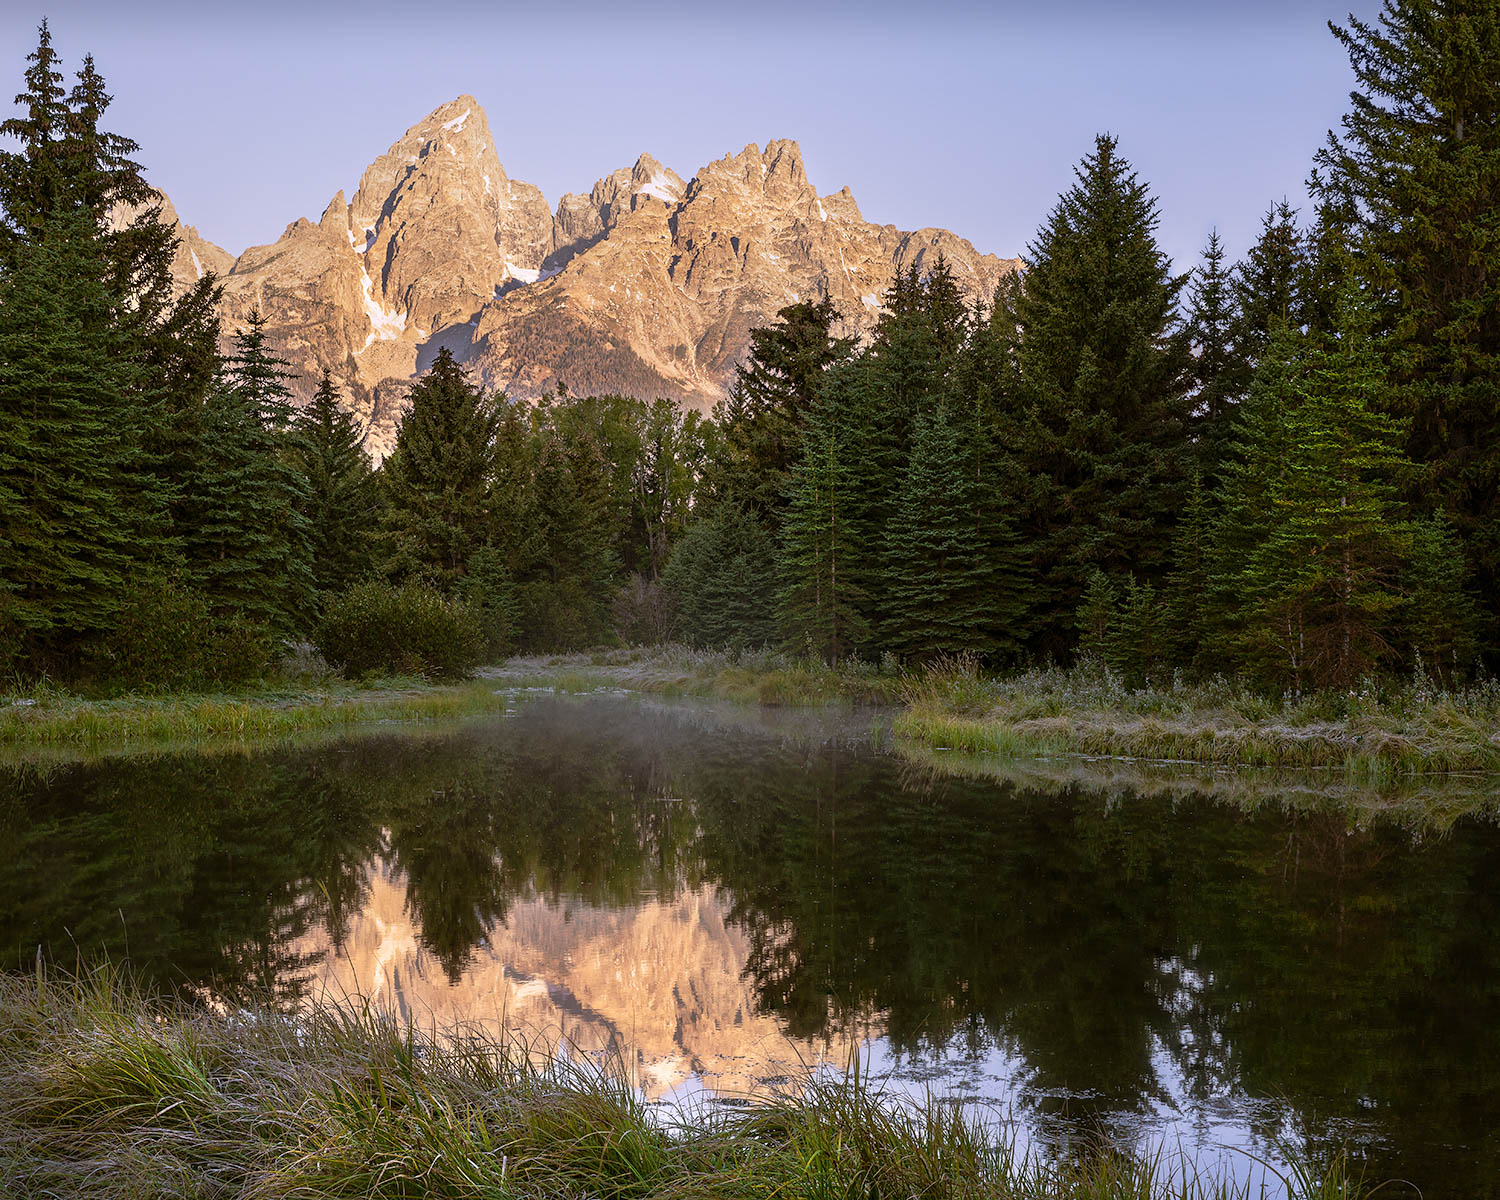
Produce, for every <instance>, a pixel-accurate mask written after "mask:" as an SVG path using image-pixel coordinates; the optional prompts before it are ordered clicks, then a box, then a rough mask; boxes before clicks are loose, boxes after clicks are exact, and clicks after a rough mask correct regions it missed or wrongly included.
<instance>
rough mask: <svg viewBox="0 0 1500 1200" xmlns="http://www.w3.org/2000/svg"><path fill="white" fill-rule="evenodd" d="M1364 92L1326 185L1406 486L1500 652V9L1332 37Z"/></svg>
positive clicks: (1385, 16)
mask: <svg viewBox="0 0 1500 1200" xmlns="http://www.w3.org/2000/svg"><path fill="white" fill-rule="evenodd" d="M1331 28H1332V29H1333V32H1334V35H1335V36H1336V37H1337V38H1338V40H1339V41H1340V43H1341V44H1342V45H1343V47H1344V49H1345V50H1346V51H1347V52H1348V55H1349V62H1350V65H1351V66H1352V67H1353V69H1354V74H1355V77H1356V80H1357V88H1356V90H1355V91H1354V92H1353V93H1352V95H1351V97H1350V99H1351V101H1352V109H1351V111H1350V112H1349V113H1348V114H1347V115H1346V116H1345V117H1344V121H1343V130H1342V132H1341V133H1340V134H1338V135H1334V134H1330V135H1329V138H1328V142H1327V144H1326V146H1325V147H1324V148H1323V150H1322V151H1320V152H1319V154H1318V156H1317V162H1318V170H1317V173H1316V174H1315V176H1314V181H1313V182H1314V187H1315V190H1316V191H1317V193H1318V195H1319V197H1320V199H1321V200H1322V201H1323V202H1324V203H1325V204H1327V205H1330V206H1332V207H1335V208H1337V209H1339V210H1341V211H1342V212H1343V213H1344V214H1345V215H1346V216H1347V219H1348V221H1349V222H1350V227H1351V228H1350V233H1351V240H1352V244H1353V248H1354V253H1355V262H1354V269H1355V271H1356V273H1357V275H1358V276H1359V278H1360V279H1361V280H1362V281H1363V282H1364V284H1365V285H1366V287H1367V288H1368V290H1369V292H1370V294H1371V296H1372V297H1373V299H1374V303H1375V306H1376V312H1375V325H1376V328H1377V329H1378V330H1379V331H1380V333H1381V334H1382V335H1383V341H1382V346H1381V353H1382V357H1383V358H1384V360H1385V362H1386V363H1387V365H1388V367H1389V371H1390V379H1391V384H1392V387H1391V390H1390V392H1389V394H1388V396H1387V397H1385V398H1384V399H1382V401H1381V406H1382V407H1383V408H1384V409H1385V410H1387V411H1389V412H1390V413H1391V414H1392V415H1394V416H1397V417H1399V418H1400V419H1402V420H1403V421H1404V422H1405V423H1406V430H1407V432H1406V443H1405V450H1406V452H1407V454H1408V455H1409V456H1410V458H1411V459H1412V460H1413V461H1414V462H1415V463H1417V464H1418V465H1419V466H1421V467H1422V468H1424V471H1423V473H1422V474H1421V475H1420V476H1418V477H1416V478H1415V479H1414V480H1413V481H1412V484H1411V486H1410V488H1409V489H1408V495H1409V497H1410V498H1411V499H1412V500H1413V501H1415V502H1416V503H1418V504H1419V505H1420V506H1421V507H1422V508H1423V509H1426V510H1429V511H1430V510H1436V511H1440V512H1443V513H1445V514H1446V515H1447V516H1448V517H1449V519H1450V520H1451V521H1452V522H1453V525H1454V528H1455V531H1456V532H1457V533H1458V535H1459V537H1460V538H1461V539H1462V542H1463V545H1464V549H1465V552H1466V557H1467V558H1468V561H1469V563H1470V566H1471V568H1472V570H1473V572H1474V576H1473V577H1474V580H1475V584H1476V587H1477V589H1478V593H1479V595H1480V596H1481V597H1483V604H1484V613H1485V622H1486V629H1485V633H1484V637H1485V641H1486V644H1487V645H1488V647H1489V648H1490V651H1491V653H1493V651H1494V648H1495V647H1496V646H1500V405H1497V404H1496V384H1495V381H1496V379H1497V378H1500V205H1497V203H1496V196H1497V195H1500V120H1497V116H1496V114H1497V112H1500V4H1497V3H1496V2H1495V0H1475V2H1472V3H1462V4H1460V3H1451V2H1445V0H1386V3H1385V4H1384V5H1383V7H1382V9H1381V12H1380V14H1379V16H1378V18H1377V19H1376V20H1375V21H1373V22H1368V23H1367V22H1365V21H1361V20H1359V19H1357V18H1355V17H1353V16H1352V15H1351V17H1350V18H1349V21H1348V23H1347V25H1343V26H1331Z"/></svg>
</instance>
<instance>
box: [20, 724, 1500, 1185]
mask: <svg viewBox="0 0 1500 1200" xmlns="http://www.w3.org/2000/svg"><path fill="white" fill-rule="evenodd" d="M877 727H878V721H876V720H875V719H874V718H872V717H871V716H870V715H869V714H862V713H855V714H849V713H847V712H844V713H838V712H827V713H825V712H808V711H800V712H787V713H776V712H769V711H765V710H760V711H755V710H745V709H733V708H729V707H722V706H709V705H696V704H695V705H686V704H684V705H674V704H667V703H662V702H657V701H649V700H642V699H639V698H632V697H622V696H609V697H588V698H575V699H562V698H558V699H547V700H538V701H534V702H530V703H524V704H521V705H519V706H518V708H517V709H516V710H515V711H514V712H512V713H511V714H510V715H508V716H507V717H505V718H504V719H499V720H493V721H487V722H484V723H480V724H471V725H468V726H465V727H462V728H459V729H453V730H426V731H420V732H416V733H408V732H392V733H389V734H380V735H376V736H367V737H359V738H350V739H346V740H340V741H331V742H325V743H322V744H318V745H312V746H307V747H303V748H298V749H283V750H276V751H272V752H267V753H261V754H251V755H242V754H233V753H231V754H213V755H192V754H184V755H166V756H156V757H143V758H125V759H119V760H114V761H106V762H101V763H95V764H63V765H57V766H48V767H13V768H7V769H4V770H3V772H0V796H4V797H6V800H5V802H4V804H3V805H0V954H3V956H4V962H5V965H6V966H7V967H9V968H12V969H28V968H30V967H32V966H33V965H34V964H35V962H36V960H37V958H38V956H39V955H40V956H41V958H42V959H44V960H46V961H48V962H51V963H53V964H56V965H57V966H59V967H63V968H69V969H71V968H72V967H74V966H75V965H76V964H78V963H80V962H87V961H90V960H92V959H93V958H94V957H96V956H98V955H105V954H107V955H108V956H110V957H111V958H113V959H115V960H117V961H118V960H128V961H129V962H130V963H131V964H132V965H133V966H134V967H135V968H136V969H137V970H138V971H140V972H142V973H143V974H144V976H145V977H146V978H147V979H148V980H149V981H150V982H151V984H152V986H155V987H158V988H160V989H162V990H164V991H177V992H182V993H187V994H190V995H193V996H196V997H206V998H213V999H216V1000H219V1001H222V1002H226V1003H231V1004H234V1003H245V1002H251V1001H254V1002H265V1001H267V1000H269V1001H270V1002H272V1003H274V1004H276V1005H277V1006H279V1007H283V1008H288V1009H291V1008H295V1007H296V1006H298V1005H301V1004H306V1003H310V1002H312V1001H314V1000H318V999H327V998H330V997H331V998H334V999H339V998H342V997H348V996H353V995H360V996H364V997H368V998H370V999H372V1000H373V1001H374V1002H375V1003H377V1004H380V1005H383V1006H390V1007H392V1008H393V1009H395V1010H396V1011H399V1012H401V1013H402V1014H404V1015H406V1016H408V1017H410V1018H411V1019H412V1020H413V1021H416V1022H418V1023H420V1024H436V1025H445V1024H451V1023H452V1022H454V1021H470V1022H478V1023H481V1024H486V1025H489V1026H491V1027H507V1028H513V1029H519V1030H524V1031H526V1032H527V1033H528V1034H529V1035H530V1036H533V1037H535V1038H536V1039H538V1040H539V1041H540V1042H541V1043H543V1044H546V1045H550V1046H555V1045H558V1044H561V1043H563V1042H566V1043H567V1044H568V1045H570V1046H571V1047H573V1048H575V1049H577V1050H581V1051H585V1052H595V1053H612V1054H619V1055H620V1056H621V1059H622V1061H623V1062H624V1063H625V1065H626V1066H627V1068H628V1069H629V1070H630V1071H631V1072H632V1073H633V1075H634V1077H635V1078H636V1080H637V1082H638V1083H639V1084H640V1086H641V1087H642V1088H643V1089H644V1090H645V1091H646V1093H647V1094H648V1095H649V1096H651V1097H653V1098H660V1099H664V1100H671V1099H674V1098H676V1099H680V1098H682V1097H685V1096H686V1097H696V1096H699V1095H714V1094H727V1095H731V1096H739V1095H742V1094H743V1093H745V1092H748V1091H754V1090H755V1089H758V1088H765V1087H773V1086H785V1080H786V1079H787V1078H788V1077H793V1078H794V1077H795V1076H796V1074H797V1073H798V1072H799V1071H800V1070H802V1069H804V1068H806V1067H809V1066H813V1067H815V1066H818V1065H819V1064H824V1065H826V1066H827V1068H828V1069H838V1068H841V1067H842V1066H843V1065H845V1064H846V1063H848V1062H849V1061H850V1060H851V1056H855V1055H857V1056H859V1058H860V1061H861V1064H862V1067H863V1068H864V1069H867V1070H870V1071H873V1072H874V1073H875V1074H877V1075H882V1076H886V1077H887V1078H888V1080H889V1082H888V1086H889V1087H891V1088H892V1089H894V1090H897V1091H906V1092H909V1093H914V1094H918V1095H920V1094H922V1093H923V1092H924V1091H926V1090H928V1089H931V1090H932V1091H934V1092H936V1093H938V1094H947V1095H953V1096H956V1097H963V1098H967V1099H970V1100H974V1101H976V1102H982V1103H989V1104H991V1105H993V1108H992V1110H991V1111H992V1112H993V1113H994V1114H996V1115H997V1117H1001V1118H1005V1119H1010V1120H1013V1121H1014V1122H1015V1126H1014V1128H1015V1129H1016V1131H1017V1133H1018V1136H1020V1137H1021V1138H1022V1139H1023V1140H1024V1141H1026V1142H1028V1143H1029V1144H1032V1145H1037V1146H1041V1147H1048V1146H1055V1145H1060V1144H1063V1143H1065V1142H1067V1141H1069V1140H1076V1139H1077V1138H1078V1137H1080V1136H1086V1137H1093V1136H1108V1137H1110V1138H1113V1139H1115V1140H1116V1141H1119V1142H1121V1143H1123V1144H1125V1145H1130V1146H1137V1147H1141V1148H1144V1149H1148V1150H1149V1149H1150V1148H1151V1147H1156V1146H1163V1145H1164V1146H1166V1147H1167V1148H1168V1149H1174V1148H1175V1147H1177V1146H1179V1145H1180V1146H1181V1147H1182V1148H1183V1149H1184V1150H1185V1151H1187V1152H1188V1153H1190V1154H1193V1155H1195V1156H1197V1157H1198V1158H1199V1160H1200V1161H1201V1162H1202V1163H1204V1164H1205V1165H1207V1166H1210V1167H1215V1168H1220V1167H1221V1168H1222V1169H1224V1170H1227V1171H1233V1172H1235V1173H1237V1174H1240V1175H1242V1176H1243V1174H1244V1173H1245V1172H1246V1171H1247V1170H1248V1169H1249V1168H1248V1164H1250V1163H1252V1162H1253V1160H1252V1159H1250V1158H1248V1157H1247V1156H1246V1155H1245V1154H1241V1153H1239V1152H1238V1150H1227V1151H1226V1150H1225V1149H1224V1148H1225V1147H1237V1148H1239V1149H1242V1150H1245V1151H1249V1152H1250V1153H1252V1154H1255V1155H1258V1156H1262V1157H1267V1156H1268V1157H1271V1158H1272V1159H1274V1158H1276V1157H1277V1155H1278V1153H1279V1150H1278V1147H1280V1146H1290V1147H1292V1148H1295V1149H1299V1150H1301V1151H1303V1152H1310V1153H1312V1154H1313V1155H1327V1154H1331V1153H1334V1152H1336V1150H1337V1149H1338V1148H1339V1147H1340V1146H1343V1145H1347V1146H1348V1147H1349V1149H1350V1151H1351V1152H1352V1153H1353V1154H1354V1156H1355V1157H1356V1158H1357V1159H1360V1160H1362V1161H1364V1162H1365V1163H1366V1164H1367V1174H1368V1176H1369V1177H1370V1178H1371V1179H1383V1178H1386V1177H1389V1176H1399V1177H1401V1178H1404V1179H1407V1180H1411V1181H1412V1182H1413V1183H1415V1184H1416V1185H1418V1186H1419V1187H1420V1188H1421V1189H1422V1191H1423V1194H1424V1195H1425V1196H1427V1197H1433V1196H1443V1195H1465V1196H1485V1195H1493V1194H1496V1192H1495V1190H1494V1189H1495V1187H1496V1184H1495V1182H1494V1181H1495V1179H1496V1178H1497V1177H1500V1135H1497V1134H1496V1133H1495V1128H1496V1117H1497V1115H1500V944H1497V940H1496V939H1495V937H1494V936H1493V931H1494V930H1495V929H1496V928H1497V918H1500V911H1497V910H1500V884H1497V880H1500V829H1497V827H1496V824H1495V823H1494V821H1493V819H1492V818H1490V817H1487V816H1486V817H1471V818H1465V819H1462V820H1459V821H1457V822H1455V823H1453V824H1452V825H1451V827H1449V828H1447V829H1446V830H1442V831H1439V830H1437V829H1434V828H1432V827H1429V826H1425V825H1423V824H1420V823H1416V822H1413V821H1411V820H1408V819H1387V820H1372V819H1370V818H1368V817H1359V816H1355V815H1351V814H1352V811H1353V810H1350V809H1348V808H1346V807H1344V806H1342V805H1338V804H1327V805H1318V804H1316V803H1312V802H1310V801H1309V800H1308V798H1307V796H1306V795H1302V796H1299V797H1297V798H1296V801H1295V803H1294V802H1292V801H1291V800H1285V801H1282V800H1278V799H1276V798H1274V797H1273V798H1270V799H1263V800H1262V801H1261V802H1259V803H1258V804H1255V805H1253V806H1249V805H1245V804H1242V803H1235V802H1230V801H1228V800H1222V799H1221V800H1214V799H1210V798H1196V799H1195V798H1191V797H1188V796H1186V795H1185V794H1184V793H1183V792H1181V791H1168V792H1164V793H1162V794H1148V792H1147V790H1146V789H1144V788H1143V787H1140V786H1138V785H1136V784H1134V783H1132V782H1130V781H1128V780H1127V781H1125V782H1120V781H1116V782H1114V783H1108V784H1105V783H1101V782H1098V780H1091V779H1090V778H1088V777H1087V776H1086V775H1077V774H1075V776H1074V777H1069V776H1068V775H1067V774H1066V773H1065V774H1064V775H1063V776H1062V777H1061V778H1059V779H1057V780H1054V781H1051V782H1048V781H1046V780H1044V779H1043V778H1042V777H1041V776H1040V774H1038V775H1037V776H1036V777H1035V778H1032V779H1029V780H1028V781H1027V782H1025V783H1020V782H1017V781H1015V780H1013V779H1012V780H1006V779H985V778H968V777H963V776H958V775H953V774H948V773H940V772H938V771H937V770H935V769H933V768H932V767H931V766H930V765H924V764H920V763H913V762H911V761H909V760H906V759H903V758H902V757H901V756H899V755H898V754H895V753H893V752H891V751H890V750H889V749H887V748H884V747H883V746H882V742H883V740H884V739H883V738H882V737H881V736H880V735H879V733H878V728H877ZM1391 1194H1398V1193H1391Z"/></svg>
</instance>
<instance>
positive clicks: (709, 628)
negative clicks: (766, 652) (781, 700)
mask: <svg viewBox="0 0 1500 1200" xmlns="http://www.w3.org/2000/svg"><path fill="white" fill-rule="evenodd" d="M662 584H663V585H664V586H665V587H666V588H667V590H668V591H669V592H670V593H671V595H672V597H673V600H674V602H675V604H676V609H677V619H678V632H679V636H681V637H682V638H683V640H684V641H687V642H689V643H690V644H692V645H694V646H727V647H729V648H730V649H735V650H738V649H743V648H745V647H747V646H766V645H770V644H771V643H772V642H774V641H776V546H775V543H774V542H773V541H772V540H771V538H770V536H769V535H768V534H767V533H766V530H765V528H764V527H763V526H762V525H761V524H760V522H759V521H758V520H757V519H756V517H755V515H754V513H752V512H750V511H749V510H748V509H744V508H741V507H739V506H738V505H733V504H719V505H717V506H715V507H714V509H713V510H712V512H710V513H709V515H708V516H707V517H706V518H705V519H703V520H701V521H699V522H697V523H696V524H694V525H693V526H692V527H691V528H689V529H688V531H687V533H686V534H685V535H684V536H683V538H682V540H681V541H680V542H679V543H678V544H677V546H676V548H675V549H674V550H673V551H672V559H671V561H670V562H669V563H668V564H667V569H666V572H665V573H664V574H663V575H662Z"/></svg>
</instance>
